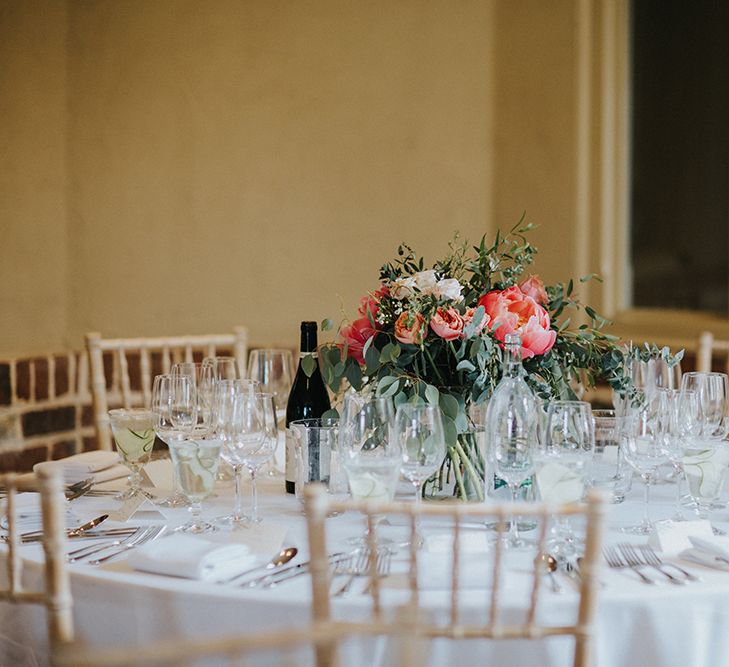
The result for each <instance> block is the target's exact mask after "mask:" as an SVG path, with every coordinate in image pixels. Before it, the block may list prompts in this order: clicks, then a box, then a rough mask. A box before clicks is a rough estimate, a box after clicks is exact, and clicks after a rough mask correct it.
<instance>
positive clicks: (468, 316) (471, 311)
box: [463, 308, 491, 336]
mask: <svg viewBox="0 0 729 667" xmlns="http://www.w3.org/2000/svg"><path fill="white" fill-rule="evenodd" d="M475 314H476V308H466V312H465V313H463V328H464V330H465V328H466V327H467V326H468V325H469V324H471V321H472V320H473V316H474V315H475ZM490 320H491V317H490V316H489V314H488V313H484V314H483V317H482V318H481V321H480V322H479V323H478V326H477V327H476V330H475V331H474V332H473V335H474V336H478V334H480V333H481V332H482V331H483V330H484V328H485V327H486V325H487V324H488V323H489V321H490ZM464 335H465V331H464Z"/></svg>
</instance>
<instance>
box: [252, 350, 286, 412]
mask: <svg viewBox="0 0 729 667" xmlns="http://www.w3.org/2000/svg"><path fill="white" fill-rule="evenodd" d="M293 367H294V362H293V358H292V356H291V350H274V349H261V350H252V351H251V353H250V355H249V357H248V377H249V378H250V379H251V380H256V381H257V382H258V383H259V385H260V388H261V391H263V392H266V393H269V394H271V395H272V396H273V402H274V405H275V406H276V418H277V419H278V421H279V423H280V422H282V421H283V420H284V419H285V418H286V403H287V401H288V398H289V392H290V391H291V383H292V382H293Z"/></svg>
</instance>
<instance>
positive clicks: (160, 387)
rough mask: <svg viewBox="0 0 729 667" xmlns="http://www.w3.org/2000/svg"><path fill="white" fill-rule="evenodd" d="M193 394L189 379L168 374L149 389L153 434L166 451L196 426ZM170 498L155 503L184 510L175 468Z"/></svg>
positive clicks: (184, 498) (195, 398) (184, 500)
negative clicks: (154, 433)
mask: <svg viewBox="0 0 729 667" xmlns="http://www.w3.org/2000/svg"><path fill="white" fill-rule="evenodd" d="M197 407H198V401H197V392H196V391H195V387H194V383H193V380H192V378H191V377H190V376H189V375H173V374H171V373H167V374H163V375H157V376H155V378H154V383H153V385H152V412H153V413H154V417H155V419H154V430H155V432H156V434H157V437H159V439H160V440H162V442H164V443H165V444H166V445H167V448H168V449H170V457H171V456H172V452H171V446H172V443H173V442H175V441H178V440H183V439H185V438H186V437H188V436H189V435H190V434H191V433H192V431H193V430H194V428H195V426H196V422H197ZM172 487H173V488H172V495H170V496H169V497H168V498H166V499H165V500H162V501H159V502H157V505H159V506H160V507H187V506H188V505H189V504H190V501H189V500H188V499H187V497H186V496H185V495H184V494H183V493H182V490H181V488H180V480H179V478H178V476H177V466H175V465H174V463H173V466H172Z"/></svg>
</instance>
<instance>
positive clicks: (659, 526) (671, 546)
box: [648, 521, 714, 554]
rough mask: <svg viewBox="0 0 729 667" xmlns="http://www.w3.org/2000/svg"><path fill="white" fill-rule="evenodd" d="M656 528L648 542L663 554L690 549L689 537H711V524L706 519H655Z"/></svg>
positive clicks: (712, 534)
mask: <svg viewBox="0 0 729 667" xmlns="http://www.w3.org/2000/svg"><path fill="white" fill-rule="evenodd" d="M655 525H656V529H655V531H654V533H653V534H652V535H651V536H650V539H649V540H648V544H649V545H650V546H651V547H653V548H654V549H655V550H656V551H661V552H663V553H664V554H677V553H679V552H680V551H684V550H685V549H690V548H691V547H692V546H693V544H692V543H691V540H690V539H689V538H690V537H699V538H701V537H704V538H712V537H713V536H714V533H713V531H712V530H711V524H710V523H709V522H708V521H656V524H655Z"/></svg>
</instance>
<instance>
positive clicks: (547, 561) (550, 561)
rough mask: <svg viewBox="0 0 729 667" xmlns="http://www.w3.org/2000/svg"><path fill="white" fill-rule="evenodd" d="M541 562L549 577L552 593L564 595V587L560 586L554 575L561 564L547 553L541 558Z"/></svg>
mask: <svg viewBox="0 0 729 667" xmlns="http://www.w3.org/2000/svg"><path fill="white" fill-rule="evenodd" d="M539 560H540V561H541V564H542V567H543V568H544V569H545V571H546V573H547V575H548V576H549V581H550V585H551V588H552V592H553V593H562V592H563V591H562V587H561V586H560V585H559V582H558V581H557V577H555V576H554V573H555V572H556V571H557V570H558V569H559V563H558V562H557V559H556V558H555V557H554V556H552V554H546V553H545V554H542V555H541V556H540V557H539Z"/></svg>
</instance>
